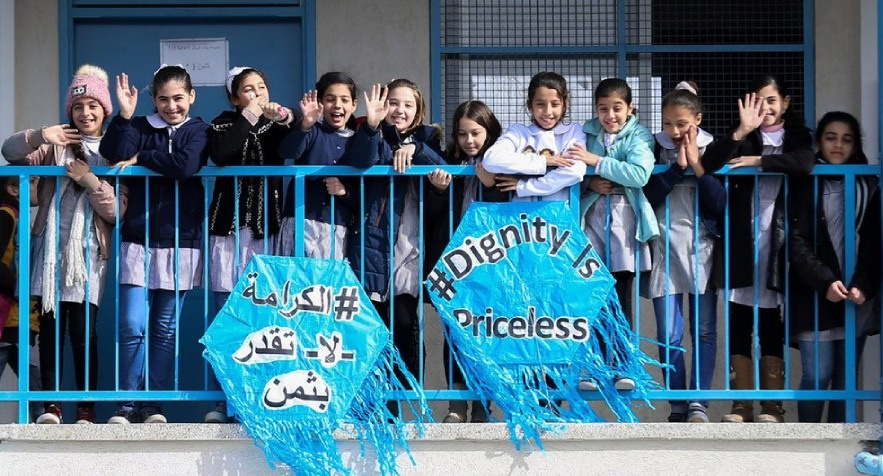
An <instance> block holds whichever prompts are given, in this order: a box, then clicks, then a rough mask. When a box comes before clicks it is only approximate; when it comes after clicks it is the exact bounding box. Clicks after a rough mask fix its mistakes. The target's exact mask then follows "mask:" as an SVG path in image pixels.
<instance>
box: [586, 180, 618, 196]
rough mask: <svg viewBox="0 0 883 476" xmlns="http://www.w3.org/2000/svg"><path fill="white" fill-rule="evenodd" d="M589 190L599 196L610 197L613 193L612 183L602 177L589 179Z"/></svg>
mask: <svg viewBox="0 0 883 476" xmlns="http://www.w3.org/2000/svg"><path fill="white" fill-rule="evenodd" d="M589 189H591V190H593V191H595V192H597V193H600V194H601V195H610V194H611V193H613V182H611V181H610V180H607V179H606V178H602V177H592V178H590V179H589Z"/></svg>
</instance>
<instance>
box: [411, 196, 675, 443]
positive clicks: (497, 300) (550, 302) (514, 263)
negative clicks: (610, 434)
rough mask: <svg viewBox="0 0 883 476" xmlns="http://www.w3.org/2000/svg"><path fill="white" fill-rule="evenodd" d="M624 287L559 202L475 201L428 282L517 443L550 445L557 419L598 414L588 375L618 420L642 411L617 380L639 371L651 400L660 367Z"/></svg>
mask: <svg viewBox="0 0 883 476" xmlns="http://www.w3.org/2000/svg"><path fill="white" fill-rule="evenodd" d="M614 284H615V281H614V278H613V276H612V275H611V274H610V272H609V271H608V270H607V268H606V267H604V265H603V264H602V262H601V258H600V257H599V255H598V253H597V252H596V250H595V249H594V248H593V247H592V244H591V243H590V242H589V239H588V238H587V237H586V235H585V233H584V232H583V231H582V229H581V228H580V227H579V225H578V223H577V221H576V219H575V217H574V216H573V212H572V211H571V210H569V209H568V208H567V207H566V205H565V204H564V203H563V202H551V201H550V202H532V203H523V202H521V203H479V202H475V203H472V204H471V205H470V206H469V209H468V210H467V212H466V214H465V215H464V217H463V219H462V221H461V223H460V226H459V227H458V229H457V231H456V232H455V233H454V235H453V236H452V237H451V240H450V243H449V244H448V246H447V248H446V249H445V251H444V253H443V254H442V255H441V258H440V259H439V261H438V263H437V264H435V266H434V267H433V269H432V270H431V271H430V273H429V275H428V278H427V280H426V282H425V285H426V287H427V289H428V290H429V294H430V296H431V299H432V302H433V304H434V305H435V308H436V309H437V310H438V313H439V315H440V316H441V319H442V322H443V323H444V328H445V333H446V336H447V337H448V342H449V343H450V345H451V348H452V350H453V352H452V354H453V355H454V356H455V358H456V361H457V362H458V364H459V365H460V366H461V368H462V369H463V371H464V372H463V373H464V376H465V378H466V382H467V384H468V385H469V387H470V388H471V389H472V390H474V391H475V392H476V393H478V395H479V397H480V398H481V400H482V401H483V402H484V403H485V404H487V402H488V401H489V400H493V401H494V402H496V404H497V405H498V406H499V407H500V409H501V410H502V411H503V414H504V415H505V417H506V422H507V423H508V425H509V429H510V434H511V436H512V440H513V442H514V443H515V444H516V445H517V446H520V444H521V442H528V441H530V440H534V441H536V442H537V443H538V444H540V445H541V442H540V440H539V435H540V433H541V432H542V431H543V430H547V429H550V425H549V423H550V422H585V421H599V420H600V417H599V416H598V415H597V414H596V413H595V412H594V411H593V410H592V408H591V407H590V406H589V404H588V403H587V402H586V401H585V399H584V398H583V397H582V396H581V395H580V393H579V390H578V389H577V383H578V381H579V380H580V379H587V380H592V381H593V382H594V383H595V384H596V385H597V387H598V391H599V392H600V394H601V396H602V397H603V399H604V400H605V401H606V402H607V405H608V406H609V407H610V409H611V410H612V411H613V413H614V414H615V415H616V417H617V418H618V419H619V420H620V421H629V422H632V421H635V420H636V417H635V415H634V412H633V411H632V408H631V401H630V398H629V395H626V394H624V393H621V392H619V391H617V390H616V389H615V387H614V378H616V377H630V378H632V379H633V380H634V381H635V390H634V392H633V393H632V395H633V396H634V397H637V398H641V399H644V400H645V401H647V403H648V404H649V401H648V400H647V393H646V392H647V390H648V389H650V388H654V387H658V384H656V383H655V382H653V379H652V377H651V376H650V375H649V374H648V373H647V371H646V370H645V368H644V364H647V363H650V364H654V365H660V364H659V363H658V362H656V361H655V360H653V359H652V358H650V357H648V356H647V355H646V354H644V353H643V352H642V351H641V350H640V347H639V337H638V336H637V335H636V334H635V333H634V332H632V330H631V328H630V326H629V322H628V320H627V319H626V318H625V316H624V315H623V313H622V310H621V308H620V304H619V299H618V298H617V295H616V291H615V290H614ZM564 401H567V402H568V405H567V406H564V405H563V402H564ZM519 429H520V430H521V432H522V433H521V434H520V435H521V436H519V433H518V430H519Z"/></svg>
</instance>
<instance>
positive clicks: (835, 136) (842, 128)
mask: <svg viewBox="0 0 883 476" xmlns="http://www.w3.org/2000/svg"><path fill="white" fill-rule="evenodd" d="M818 145H819V152H820V153H821V154H822V158H823V159H825V161H826V162H828V163H829V164H842V163H845V162H846V161H847V160H849V158H850V157H852V154H853V152H855V135H854V134H853V133H852V129H851V128H850V127H849V124H847V123H845V122H839V121H838V122H832V123H830V124H828V125H827V126H825V131H824V132H823V133H822V136H821V138H820V139H819V144H818Z"/></svg>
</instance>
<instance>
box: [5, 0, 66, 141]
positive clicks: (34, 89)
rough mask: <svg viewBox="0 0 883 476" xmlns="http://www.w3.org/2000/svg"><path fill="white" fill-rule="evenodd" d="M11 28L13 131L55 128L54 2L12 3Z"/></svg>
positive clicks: (19, 0)
mask: <svg viewBox="0 0 883 476" xmlns="http://www.w3.org/2000/svg"><path fill="white" fill-rule="evenodd" d="M15 24H16V26H17V28H16V30H15V76H16V83H15V98H16V100H15V129H16V130H21V129H25V128H28V127H35V126H42V125H45V124H56V123H57V121H58V119H59V117H60V111H59V100H60V98H59V85H58V83H59V81H58V62H59V60H58V0H15ZM4 54H7V52H6V51H4Z"/></svg>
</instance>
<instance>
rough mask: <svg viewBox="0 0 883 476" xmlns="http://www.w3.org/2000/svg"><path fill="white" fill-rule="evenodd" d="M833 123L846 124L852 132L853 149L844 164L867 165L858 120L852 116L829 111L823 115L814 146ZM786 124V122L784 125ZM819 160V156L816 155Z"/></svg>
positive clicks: (817, 128)
mask: <svg viewBox="0 0 883 476" xmlns="http://www.w3.org/2000/svg"><path fill="white" fill-rule="evenodd" d="M834 122H842V123H844V124H846V125H847V126H848V127H849V129H850V131H851V132H852V139H853V149H852V155H850V156H849V158H847V159H846V162H845V163H846V164H849V165H865V164H867V163H868V157H867V156H866V155H865V149H864V147H863V146H862V128H861V126H860V125H859V123H858V119H856V118H855V116H853V115H852V114H850V113H848V112H843V111H831V112H828V113H825V115H824V116H822V118H821V119H819V125H818V127H816V133H815V140H816V145H819V144H821V142H822V136H824V135H825V128H827V127H828V126H829V125H831V123H834ZM785 124H787V122H786V123H785ZM818 157H819V158H821V154H819V155H818Z"/></svg>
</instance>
